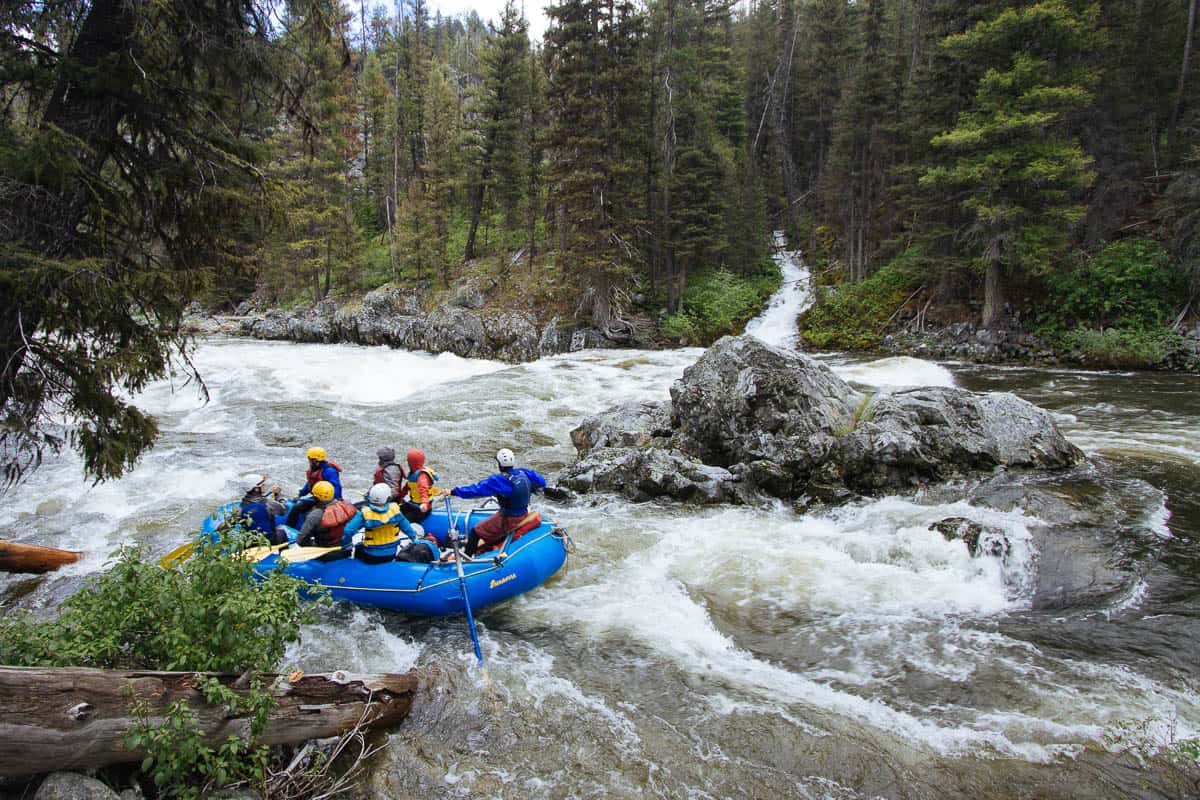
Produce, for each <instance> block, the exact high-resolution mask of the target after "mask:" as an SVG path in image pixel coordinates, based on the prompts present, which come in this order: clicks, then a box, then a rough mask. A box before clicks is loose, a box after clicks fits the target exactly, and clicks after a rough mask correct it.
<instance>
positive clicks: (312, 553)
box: [279, 546, 342, 564]
mask: <svg viewBox="0 0 1200 800" xmlns="http://www.w3.org/2000/svg"><path fill="white" fill-rule="evenodd" d="M341 549H342V548H341V547H340V546H339V547H293V548H291V549H288V550H281V551H280V552H279V557H280V558H282V559H283V560H284V561H286V562H288V563H289V564H298V563H300V562H301V561H312V560H313V559H314V558H320V557H321V556H323V555H325V554H326V553H336V552H337V551H339V550H341Z"/></svg>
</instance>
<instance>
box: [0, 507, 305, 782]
mask: <svg viewBox="0 0 1200 800" xmlns="http://www.w3.org/2000/svg"><path fill="white" fill-rule="evenodd" d="M262 541H263V540H262V537H259V536H254V537H249V536H247V535H246V534H245V533H244V532H242V531H240V530H232V531H229V532H227V533H225V534H223V536H222V541H221V543H220V544H214V543H212V542H210V541H209V540H208V537H201V541H200V542H199V544H198V545H197V548H196V552H195V555H194V556H193V557H192V558H191V559H189V560H188V561H186V562H184V564H183V565H182V566H181V567H180V568H178V569H162V568H161V567H159V566H158V565H157V564H155V563H153V562H152V561H149V560H147V553H146V552H145V550H144V549H143V548H141V547H138V546H134V547H124V548H122V549H121V550H120V551H119V552H118V553H117V557H116V561H115V562H114V563H113V564H112V567H111V569H110V570H109V571H108V572H106V573H104V574H103V575H101V576H100V577H99V578H98V579H97V580H96V581H95V583H93V584H92V585H91V586H88V587H87V588H84V589H83V590H81V591H80V592H78V593H77V594H75V595H73V596H72V597H70V598H68V599H67V600H66V601H65V602H64V603H63V606H62V609H61V613H60V615H59V617H58V619H57V620H39V619H35V618H33V617H32V616H31V615H30V614H28V613H24V614H15V615H10V616H8V617H6V618H5V619H3V620H0V663H3V664H12V665H24V666H71V665H77V666H88V667H103V668H111V669H160V670H182V671H191V670H195V671H198V672H201V671H213V672H244V671H247V670H249V671H251V672H252V673H254V672H265V671H269V670H272V669H274V668H275V667H276V666H277V665H278V663H279V661H280V660H281V659H282V658H283V654H284V649H285V647H286V646H287V644H288V643H289V642H294V641H297V640H298V639H299V638H300V626H301V625H302V624H305V623H308V622H311V621H312V620H313V618H314V615H313V607H312V605H310V604H308V603H305V602H303V601H302V600H301V594H300V590H301V589H302V588H304V589H305V590H306V591H307V592H308V594H307V596H309V597H311V596H312V594H311V592H312V589H311V587H307V586H306V585H305V584H304V583H302V582H300V581H298V580H296V579H294V578H290V577H287V576H285V575H284V574H283V573H281V572H278V571H276V572H271V573H270V574H269V575H267V576H266V577H265V578H264V579H263V580H261V581H255V580H253V579H251V578H250V576H249V575H248V574H247V573H248V571H247V564H246V562H245V561H242V560H241V559H239V558H238V557H237V552H238V551H240V550H241V549H243V548H244V547H245V546H247V545H251V544H261V543H262ZM200 689H201V691H202V692H203V693H204V695H205V699H206V700H207V701H208V702H210V703H221V704H223V705H225V706H226V707H228V708H229V709H230V711H231V713H246V714H248V715H250V720H251V725H250V731H251V739H250V741H244V740H242V739H239V738H237V737H235V736H231V737H230V738H229V739H227V740H226V741H225V742H224V743H222V744H221V745H219V746H217V747H210V746H207V745H205V744H204V740H203V736H202V735H201V733H200V731H199V730H198V729H197V727H196V725H195V723H194V720H193V719H192V715H191V712H190V710H189V709H188V707H187V705H186V704H185V703H177V704H173V705H172V706H171V707H170V708H169V709H168V711H167V714H166V718H165V721H164V723H163V725H162V726H161V727H155V726H153V725H151V724H150V720H149V709H148V708H146V707H145V706H138V705H135V706H134V707H133V713H134V714H135V716H137V717H138V718H139V720H140V723H139V724H138V725H136V726H134V727H133V728H131V729H130V731H129V732H128V733H127V736H126V745H127V746H129V747H130V748H131V749H138V748H141V749H142V750H144V752H145V754H146V755H145V759H144V761H143V762H142V768H143V769H144V770H145V771H146V772H147V773H148V774H149V775H150V776H151V777H152V778H153V780H154V781H155V783H156V784H157V785H158V786H159V787H160V789H161V790H162V791H163V793H164V794H165V795H167V796H177V797H184V798H193V797H200V796H202V794H203V792H204V790H205V788H206V787H207V786H209V785H210V784H211V785H221V784H224V783H226V782H233V781H252V782H255V783H261V782H262V780H263V779H264V776H265V765H266V762H267V756H268V749H267V747H266V746H265V745H256V744H254V738H255V737H256V736H257V735H258V734H259V733H261V731H262V730H263V727H264V726H265V724H266V719H267V714H268V713H269V711H270V708H271V706H272V704H273V698H272V696H271V694H270V692H269V691H267V690H265V689H264V688H263V687H262V686H261V684H260V682H259V680H258V679H257V678H252V681H251V688H250V691H249V692H248V693H246V694H245V695H239V694H237V693H235V692H234V691H233V690H231V689H229V688H227V687H225V686H223V685H222V684H220V683H219V682H218V681H216V680H215V679H210V680H207V681H202V682H201V684H200Z"/></svg>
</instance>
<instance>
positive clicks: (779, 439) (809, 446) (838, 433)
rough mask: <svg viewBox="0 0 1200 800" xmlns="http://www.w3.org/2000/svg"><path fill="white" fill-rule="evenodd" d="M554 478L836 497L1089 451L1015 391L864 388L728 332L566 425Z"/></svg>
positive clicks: (747, 498)
mask: <svg viewBox="0 0 1200 800" xmlns="http://www.w3.org/2000/svg"><path fill="white" fill-rule="evenodd" d="M571 440H572V442H573V443H574V444H575V448H576V450H577V451H578V454H579V460H578V461H576V463H575V464H573V465H571V466H569V467H567V468H566V469H564V470H562V471H561V472H560V473H559V474H558V476H557V480H558V484H559V485H560V486H565V487H567V488H569V489H571V490H573V491H576V492H598V491H603V492H611V493H614V494H619V495H621V496H623V497H625V498H627V499H629V500H633V501H644V500H651V499H655V498H666V499H672V500H680V501H685V502H698V503H750V502H755V501H757V500H760V499H762V498H763V497H764V496H766V497H775V498H782V499H787V500H795V501H799V502H800V503H808V502H813V501H819V502H838V501H842V500H846V499H849V498H851V497H853V496H855V495H858V494H875V493H881V492H887V491H896V490H903V489H906V488H911V487H915V486H919V485H922V484H927V483H931V482H940V481H945V480H949V479H951V478H956V477H963V476H967V475H972V474H978V473H983V472H991V471H994V470H997V469H1001V468H1018V469H1062V468H1066V467H1070V466H1072V465H1074V464H1076V463H1078V461H1079V460H1080V459H1081V458H1082V456H1083V454H1082V452H1081V451H1080V450H1079V448H1077V447H1075V446H1074V445H1072V444H1071V443H1070V442H1068V441H1067V440H1066V438H1065V437H1063V435H1062V433H1061V432H1060V431H1059V430H1058V426H1057V425H1056V424H1055V422H1054V418H1053V416H1052V415H1051V414H1050V413H1049V412H1048V411H1046V410H1044V409H1041V408H1038V407H1037V406H1035V405H1033V404H1031V403H1028V402H1026V401H1025V400H1022V399H1020V398H1019V397H1017V396H1015V395H1013V394H1010V393H1008V392H993V393H988V394H978V393H975V392H969V391H966V390H963V389H956V388H944V387H931V388H923V389H912V390H908V391H901V392H896V393H893V394H883V395H871V394H863V393H862V392H859V391H857V390H856V389H854V388H853V387H852V386H850V384H848V383H846V382H845V381H843V380H842V379H841V378H839V377H837V376H836V375H835V374H834V373H833V371H832V370H830V369H829V368H828V367H827V366H825V365H824V364H822V363H820V362H819V361H816V360H815V359H813V358H811V357H809V356H806V355H804V354H802V353H796V352H793V351H790V350H784V349H781V348H777V347H772V346H770V345H768V344H765V343H764V342H761V341H760V340H758V339H755V338H754V337H751V336H737V337H732V336H727V337H725V338H723V339H721V340H720V341H718V342H716V343H715V344H714V345H713V346H712V347H710V348H709V349H708V350H707V351H705V353H704V355H703V356H701V357H700V359H699V360H698V361H697V362H696V363H695V364H693V365H691V366H690V367H688V368H687V369H686V370H684V373H683V377H682V378H680V379H679V380H678V381H676V382H675V384H674V385H673V386H672V387H671V399H670V400H669V401H666V400H664V401H662V402H659V403H633V404H626V405H621V406H616V407H614V408H611V409H609V410H608V411H605V412H603V413H601V414H597V415H594V416H590V417H588V418H586V419H584V420H583V422H582V423H581V424H580V425H579V427H577V428H576V429H575V430H573V431H572V432H571Z"/></svg>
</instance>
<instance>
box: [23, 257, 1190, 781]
mask: <svg viewBox="0 0 1200 800" xmlns="http://www.w3.org/2000/svg"><path fill="white" fill-rule="evenodd" d="M780 259H781V262H782V264H781V265H782V266H783V268H784V269H785V271H786V270H794V271H795V272H785V274H787V275H792V276H793V277H789V278H787V280H786V282H785V286H784V289H783V292H784V295H782V296H781V297H780V298H778V302H777V303H775V304H774V305H773V307H772V308H773V310H772V311H770V312H768V313H769V314H782V315H791V318H794V315H795V312H796V310H797V308H799V307H800V306H802V305H803V304H804V303H805V302H806V297H805V293H806V291H807V289H806V281H805V280H804V279H803V268H802V267H801V266H800V265H799V264H798V263H797V261H798V260H797V259H793V258H792V257H791V256H789V255H788V254H783V255H781V257H780ZM777 323H778V320H777V319H765V320H760V321H758V322H756V323H755V325H754V326H753V330H754V331H756V332H757V334H758V335H761V336H763V337H764V338H768V339H770V340H772V341H776V342H780V343H787V342H786V337H787V336H789V335H790V332H791V330H792V326H791V324H790V323H788V324H783V325H780V324H777ZM700 352H701V351H699V350H697V349H685V350H677V351H667V352H648V351H584V352H579V353H572V354H566V355H560V356H555V357H550V358H544V359H542V360H540V361H537V362H534V363H530V364H525V365H520V366H509V365H505V364H501V363H496V362H488V361H472V360H465V359H461V358H458V357H455V356H451V355H440V356H431V355H428V354H422V353H408V352H402V351H395V350H389V349H386V348H368V347H357V346H351V345H299V344H288V343H268V342H255V341H244V340H225V339H217V340H211V341H206V342H204V343H202V344H201V345H200V347H199V348H198V350H197V352H196V354H195V362H196V364H197V366H198V367H199V369H200V370H201V372H202V374H203V376H204V378H205V380H206V381H207V384H208V388H209V390H210V392H211V399H210V400H209V402H207V403H203V402H201V401H200V399H199V398H198V396H197V393H196V391H195V387H194V386H189V385H186V384H182V383H180V382H175V383H174V384H172V383H171V382H167V381H164V382H161V383H159V384H156V385H154V386H153V387H151V388H150V389H149V390H148V391H147V392H145V393H144V394H143V395H142V396H141V397H140V398H139V400H138V402H139V403H140V404H141V405H142V406H144V407H145V408H147V409H149V410H151V411H153V412H154V413H156V414H157V415H158V416H159V419H160V422H161V424H162V428H163V435H162V439H161V441H160V443H159V445H158V446H157V447H156V448H155V449H154V450H153V451H152V452H151V453H149V454H147V455H146V456H145V457H144V458H143V460H142V462H141V463H140V464H139V465H138V466H137V468H136V469H134V470H133V471H132V472H131V473H129V474H128V475H127V476H126V477H124V478H122V479H120V480H118V481H114V482H110V483H106V484H102V485H99V486H91V485H90V484H88V483H87V482H86V481H84V479H83V478H82V476H81V468H80V462H79V461H78V459H77V458H75V457H74V456H73V455H71V454H63V455H61V456H57V457H52V458H50V459H48V461H47V463H46V465H45V466H44V467H43V468H42V469H41V470H39V471H38V472H37V473H36V475H35V476H34V477H33V478H31V479H30V480H29V481H28V482H27V483H25V484H24V485H22V486H20V487H18V488H17V489H15V490H13V491H12V492H10V493H9V494H8V496H7V497H6V500H7V502H6V503H5V505H4V507H3V508H2V509H0V530H3V531H4V532H5V533H6V534H7V538H12V539H15V540H18V541H29V542H36V543H42V544H49V545H53V546H58V547H66V548H73V549H82V550H85V551H87V552H88V553H89V554H91V555H89V557H88V558H86V559H85V560H84V561H82V562H80V563H79V564H76V565H72V566H71V567H68V568H66V569H65V570H63V571H62V572H61V573H59V574H55V575H53V576H49V577H47V578H45V579H39V580H36V581H30V580H29V579H22V578H17V577H3V578H0V593H3V594H2V595H0V596H3V597H4V598H5V599H4V601H3V602H4V603H5V605H6V606H12V605H23V606H26V607H34V608H37V607H45V606H48V605H50V604H52V603H54V602H56V601H58V600H60V599H61V598H62V597H63V596H64V595H65V594H66V593H68V592H70V591H73V590H74V589H75V588H76V587H77V586H78V583H79V579H80V576H83V575H86V574H89V573H91V572H94V571H96V570H98V569H100V568H102V565H103V563H104V560H105V556H106V554H107V553H109V552H110V551H112V550H113V549H114V548H115V547H116V546H117V545H118V544H119V543H121V542H123V541H140V542H144V543H146V544H147V545H148V546H149V547H150V548H151V549H152V550H153V551H154V552H155V553H156V554H161V553H165V552H166V551H168V550H170V549H172V548H173V547H175V546H177V545H178V544H180V543H182V542H183V541H185V538H186V536H187V535H188V531H191V530H194V529H195V528H196V526H197V525H198V524H199V522H200V520H201V519H202V518H203V517H204V515H205V514H206V513H207V512H208V511H209V510H210V509H211V508H212V507H214V506H216V505H217V504H219V503H222V502H225V501H227V500H229V499H231V498H232V488H231V485H230V483H229V481H230V479H232V478H233V477H234V476H236V475H238V474H240V473H242V472H246V471H252V470H256V471H267V472H269V473H270V474H271V475H272V477H273V478H274V479H278V480H280V482H281V483H283V484H284V486H285V487H287V488H290V489H295V488H296V487H299V485H300V484H301V483H303V467H304V456H303V452H304V449H305V448H306V447H308V446H309V445H312V444H319V445H322V446H324V447H326V448H327V449H328V451H329V453H330V457H331V458H333V459H334V460H335V461H337V462H339V463H340V464H341V465H342V466H343V467H344V470H345V471H344V473H343V482H344V484H345V485H346V486H347V489H348V492H351V493H353V492H362V491H365V489H366V488H367V486H368V483H369V479H370V475H371V472H372V470H373V468H374V451H375V448H376V447H377V446H379V445H382V444H389V445H392V446H395V447H396V448H397V451H398V452H401V453H402V452H404V450H406V449H407V448H408V447H411V446H420V447H423V448H424V449H425V450H426V452H427V453H428V456H429V461H430V463H431V464H432V465H434V466H435V468H437V469H438V470H439V471H440V472H441V474H442V476H443V481H444V482H445V483H447V484H456V483H465V482H468V481H473V480H476V479H478V478H480V477H483V476H484V475H486V474H488V472H489V471H490V469H491V455H492V453H493V452H494V451H495V450H496V449H497V448H498V447H502V446H506V447H511V448H513V449H514V450H515V451H516V452H517V454H518V458H519V459H520V462H521V463H524V464H528V465H531V466H533V467H535V468H537V469H538V470H539V471H541V472H543V473H545V474H547V475H551V474H552V473H554V472H555V470H557V469H558V468H560V467H561V466H563V465H565V464H567V463H569V462H571V461H572V460H573V458H574V451H573V448H572V446H571V444H570V436H569V432H570V430H571V429H572V428H573V427H575V426H576V425H577V424H578V423H579V421H580V420H581V419H582V417H584V416H585V415H587V414H590V413H594V412H598V411H601V410H603V409H605V408H607V407H609V406H611V405H614V404H616V403H620V402H626V401H633V400H658V399H663V398H665V397H666V396H667V392H668V388H669V386H670V384H671V383H672V381H674V380H675V379H676V378H678V377H679V376H680V374H681V373H682V372H683V370H684V368H685V367H686V366H687V365H689V364H690V363H692V362H693V361H694V360H695V359H696V358H697V357H698V355H699V354H700ZM822 358H823V359H824V360H825V361H826V362H827V363H828V364H829V365H830V366H831V367H832V368H833V369H834V370H835V371H837V372H838V373H839V374H841V375H842V376H843V377H844V378H846V379H847V380H852V381H854V382H856V383H859V384H861V385H863V386H866V387H871V388H872V389H873V390H875V391H892V390H896V389H898V388H903V387H905V386H913V385H929V384H938V385H957V386H962V387H965V388H968V389H973V390H981V391H983V390H987V391H991V390H1005V391H1013V392H1016V393H1017V394H1019V395H1020V396H1022V397H1025V398H1026V399H1028V400H1031V401H1032V402H1034V403H1037V404H1039V405H1042V406H1044V407H1046V408H1049V409H1051V410H1053V411H1054V412H1055V413H1056V414H1057V415H1058V417H1059V420H1060V423H1061V425H1062V426H1063V428H1064V430H1065V432H1066V433H1067V435H1068V437H1069V438H1070V439H1071V440H1072V441H1074V442H1075V443H1076V444H1078V445H1079V446H1080V447H1081V448H1083V449H1084V451H1085V452H1086V453H1087V454H1088V459H1087V461H1086V462H1085V463H1084V464H1083V465H1081V466H1080V467H1079V468H1077V469H1073V470H1071V471H1069V472H1065V473H1057V474H1049V475H1046V474H1041V475H995V476H984V477H983V478H980V479H979V480H974V481H964V482H959V483H955V484H952V485H947V486H939V487H930V488H928V489H925V490H922V491H920V492H916V493H913V494H909V495H901V496H892V497H884V498H879V499H874V500H868V501H862V502H857V503H853V504H850V505H847V506H844V507H841V508H838V509H834V510H829V511H824V512H816V513H810V514H807V515H803V516H802V515H798V514H796V513H794V512H793V510H792V509H791V508H790V507H789V506H785V505H783V504H780V505H777V506H770V507H763V508H740V507H729V508H712V509H697V508H688V507H681V506H671V505H657V504H642V505H636V504H631V503H627V502H625V501H623V500H619V499H614V498H611V497H605V496H601V497H590V498H584V499H583V500H582V501H581V502H578V503H576V504H572V505H562V504H555V503H548V502H547V503H544V507H543V510H544V511H545V512H547V513H548V514H550V515H551V516H553V517H554V518H555V519H556V520H557V521H558V522H560V523H562V524H563V525H564V526H565V527H566V528H567V529H568V530H569V532H570V534H571V536H572V538H573V540H574V542H575V552H574V553H573V554H572V556H571V557H570V559H569V561H568V566H567V568H566V570H565V571H564V572H563V573H561V574H560V575H559V576H558V577H556V578H555V579H553V580H552V581H551V582H550V583H548V584H547V585H546V586H544V587H541V588H539V589H537V590H535V591H533V592H531V593H529V594H527V595H525V596H523V597H520V598H517V599H516V600H514V601H511V602H509V603H507V604H504V605H501V606H499V607H495V608H489V609H485V610H484V611H482V612H481V613H479V614H478V616H477V621H478V624H479V631H480V638H481V643H482V646H483V652H484V655H485V658H486V660H487V666H486V668H485V669H480V668H479V667H477V666H476V665H475V664H474V658H473V655H472V653H471V643H470V639H469V637H468V634H467V631H466V627H465V625H464V623H463V621H462V620H461V619H445V620H428V619H414V618H409V617H405V616H403V615H399V614H395V613H390V612H383V611H376V610H365V609H359V608H354V607H351V606H348V605H339V606H336V607H334V608H332V609H329V610H327V611H324V612H322V621H321V622H319V623H318V624H316V625H314V626H313V627H311V628H310V629H308V630H306V631H305V636H304V640H303V642H302V643H301V644H300V645H299V646H297V647H295V648H293V649H292V651H291V652H290V653H289V656H288V659H289V663H290V664H292V665H295V666H297V667H299V668H302V669H304V670H306V671H309V672H317V671H332V670H335V669H346V670H350V671H364V672H365V671H400V670H406V669H409V668H411V667H436V669H437V675H438V678H437V680H436V681H434V682H432V683H431V685H430V686H429V687H428V688H426V689H425V690H424V691H423V692H422V694H421V696H420V698H419V699H418V701H417V703H416V704H415V706H414V709H413V713H412V715H411V716H410V718H409V719H408V720H407V721H406V722H405V723H404V724H403V725H402V726H401V728H400V729H399V730H397V731H395V732H393V733H392V734H391V735H390V736H389V737H387V739H386V744H387V747H386V748H385V750H384V751H383V752H382V753H381V754H380V756H379V757H378V763H377V765H376V766H375V767H374V769H373V771H372V774H371V776H370V779H369V780H370V784H369V789H367V790H364V791H365V793H366V794H369V795H371V796H377V797H384V798H393V799H394V800H400V798H409V797H418V796H420V797H435V798H454V797H472V798H473V797H495V798H514V799H516V798H586V797H596V798H645V797H654V798H722V797H733V798H838V799H840V798H865V797H877V796H878V797H888V798H931V797H960V796H967V795H970V796H972V797H978V798H1027V797H1028V798H1098V797H1126V796H1134V797H1183V796H1189V794H1190V792H1191V791H1193V790H1192V789H1190V788H1188V787H1187V786H1186V785H1185V784H1184V783H1182V781H1184V780H1186V778H1184V777H1183V776H1182V775H1181V774H1179V773H1177V772H1174V771H1172V770H1170V769H1167V768H1164V767H1163V766H1162V765H1161V764H1159V763H1157V762H1154V761H1139V760H1137V759H1136V758H1134V757H1132V756H1130V755H1129V754H1127V753H1123V752H1122V748H1121V747H1120V746H1119V745H1116V744H1114V743H1113V742H1112V736H1113V734H1114V732H1119V731H1122V730H1123V731H1125V732H1126V733H1125V734H1124V736H1125V739H1126V741H1128V740H1129V739H1130V738H1131V737H1132V738H1134V739H1138V740H1144V741H1148V742H1159V743H1161V742H1164V741H1168V740H1170V739H1171V738H1172V737H1179V738H1182V737H1188V736H1195V735H1197V734H1198V732H1200V697H1198V695H1197V686H1198V683H1197V679H1198V677H1200V669H1198V668H1197V651H1198V649H1200V636H1198V634H1200V546H1198V545H1197V542H1196V539H1197V536H1198V535H1200V501H1198V500H1197V497H1196V487H1197V486H1198V485H1200V442H1197V431H1198V420H1200V391H1198V390H1200V380H1198V379H1197V378H1195V377H1181V376H1175V375H1142V374H1117V373H1094V372H1076V371H1069V370H1045V369H1024V368H1021V369H1012V368H997V367H982V366H972V365H958V364H934V363H931V362H926V361H919V360H915V359H909V358H899V359H884V360H879V361H871V360H863V359H852V358H846V357H843V356H837V355H826V356H822ZM947 517H967V518H969V519H971V520H974V521H976V522H979V523H981V524H985V525H987V526H990V527H992V528H995V529H998V530H1000V531H1003V532H1004V534H1005V535H1006V537H1007V539H1008V540H1009V542H1010V550H1009V552H1008V554H1007V556H1005V557H1003V558H1001V557H996V556H986V555H981V556H979V557H976V558H972V557H970V555H969V554H968V553H967V551H966V548H965V547H964V546H963V544H962V543H961V542H948V541H945V540H944V539H943V537H942V536H941V535H940V534H939V533H936V532H933V531H930V530H929V525H930V524H931V523H934V522H937V521H938V520H941V519H944V518H947ZM18 595H20V599H14V598H17V596H18ZM1131 726H1132V727H1131ZM1130 731H1136V735H1135V734H1134V733H1130Z"/></svg>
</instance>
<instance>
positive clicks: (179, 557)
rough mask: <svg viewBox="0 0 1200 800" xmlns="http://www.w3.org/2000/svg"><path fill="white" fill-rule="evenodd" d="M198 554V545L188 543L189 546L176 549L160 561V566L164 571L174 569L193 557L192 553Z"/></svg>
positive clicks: (184, 545)
mask: <svg viewBox="0 0 1200 800" xmlns="http://www.w3.org/2000/svg"><path fill="white" fill-rule="evenodd" d="M194 552H196V543H195V542H188V543H187V544H183V545H180V546H179V547H176V548H175V549H174V550H172V551H171V552H169V553H167V554H166V555H165V556H163V557H162V558H160V559H159V560H158V565H159V566H160V567H162V568H163V569H174V568H175V567H177V566H179V565H180V564H182V563H183V562H184V561H187V560H188V559H189V558H191V557H192V553H194Z"/></svg>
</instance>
